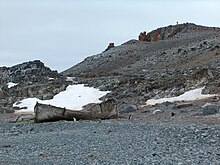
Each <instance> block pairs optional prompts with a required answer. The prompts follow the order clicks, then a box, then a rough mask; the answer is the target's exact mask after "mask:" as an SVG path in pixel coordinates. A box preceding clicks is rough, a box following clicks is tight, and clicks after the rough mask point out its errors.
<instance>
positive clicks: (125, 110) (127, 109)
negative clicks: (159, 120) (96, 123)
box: [120, 104, 138, 114]
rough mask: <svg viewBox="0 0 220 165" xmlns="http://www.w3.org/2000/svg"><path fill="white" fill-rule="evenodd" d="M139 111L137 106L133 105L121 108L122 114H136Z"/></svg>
mask: <svg viewBox="0 0 220 165" xmlns="http://www.w3.org/2000/svg"><path fill="white" fill-rule="evenodd" d="M137 110H138V108H137V106H136V105H133V104H125V105H122V107H121V108H120V114H124V113H131V112H136V111H137Z"/></svg>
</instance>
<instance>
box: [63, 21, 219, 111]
mask: <svg viewBox="0 0 220 165" xmlns="http://www.w3.org/2000/svg"><path fill="white" fill-rule="evenodd" d="M155 34H157V35H158V38H157V40H156V41H155V40H154V39H153V38H154V37H151V39H149V40H146V41H142V40H130V41H128V42H126V43H124V44H122V45H120V46H116V47H114V48H111V49H110V50H108V51H105V52H103V53H100V54H98V55H94V56H91V57H88V58H86V59H85V60H84V61H82V62H81V63H79V64H77V65H75V66H73V67H72V68H69V69H67V70H66V71H64V72H62V73H61V74H63V75H66V76H74V77H75V78H76V81H77V82H78V83H85V84H88V85H90V86H95V87H98V88H100V89H102V90H110V91H112V93H110V94H108V95H107V96H106V97H114V98H116V99H117V100H118V101H119V104H120V107H122V109H121V110H124V109H127V108H128V107H131V106H132V107H133V106H135V107H137V108H131V109H133V110H134V111H137V110H141V108H140V107H141V106H142V105H143V104H145V102H146V101H147V100H148V99H151V98H163V97H173V96H178V95H180V94H183V93H184V92H186V91H188V90H191V89H195V88H199V87H204V86H205V89H204V90H203V93H206V94H220V84H219V82H220V81H219V78H220V77H219V75H220V67H219V64H220V28H212V27H204V26H199V25H195V24H191V23H186V24H179V25H174V26H168V27H163V28H159V29H157V30H154V31H152V32H150V33H148V34H146V36H148V38H149V36H154V35H155ZM139 39H140V37H139ZM130 105H131V106H130ZM124 107H126V108H124Z"/></svg>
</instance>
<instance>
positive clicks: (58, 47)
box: [0, 0, 220, 71]
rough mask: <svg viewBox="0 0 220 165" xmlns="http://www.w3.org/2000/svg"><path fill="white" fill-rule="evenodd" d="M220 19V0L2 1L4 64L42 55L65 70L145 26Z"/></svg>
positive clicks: (0, 51)
mask: <svg viewBox="0 0 220 165" xmlns="http://www.w3.org/2000/svg"><path fill="white" fill-rule="evenodd" d="M219 20H220V1H219V0H184V1H183V0H0V66H12V65H14V64H18V63H21V62H25V61H31V60H35V59H40V60H42V61H43V62H44V63H45V65H47V66H49V67H50V68H52V69H56V70H58V71H62V70H65V69H67V68H69V67H71V66H73V65H74V64H76V63H78V62H80V61H82V60H83V59H84V58H85V57H87V56H91V55H94V54H97V53H100V52H102V51H103V50H104V49H105V48H106V47H107V45H108V43H109V42H114V43H115V44H116V45H120V44H122V43H124V42H126V41H128V40H130V39H134V38H137V36H138V34H139V32H141V31H144V30H145V31H151V30H153V29H155V28H158V27H161V26H166V25H170V24H176V22H177V21H178V22H179V23H184V22H192V23H196V24H201V25H207V26H218V27H220V22H219Z"/></svg>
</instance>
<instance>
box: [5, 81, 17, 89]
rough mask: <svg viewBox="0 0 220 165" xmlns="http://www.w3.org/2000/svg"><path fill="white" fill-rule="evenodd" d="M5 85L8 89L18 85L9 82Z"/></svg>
mask: <svg viewBox="0 0 220 165" xmlns="http://www.w3.org/2000/svg"><path fill="white" fill-rule="evenodd" d="M7 85H8V88H12V87H14V86H16V85H18V84H16V83H13V82H9V83H7Z"/></svg>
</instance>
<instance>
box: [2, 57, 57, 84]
mask: <svg viewBox="0 0 220 165" xmlns="http://www.w3.org/2000/svg"><path fill="white" fill-rule="evenodd" d="M0 75H1V76H2V77H3V78H4V79H6V81H8V82H14V83H21V82H41V81H45V80H46V79H48V77H51V78H59V77H60V75H59V74H58V72H57V71H52V70H51V69H50V68H48V67H46V66H45V65H44V63H43V62H41V61H40V60H35V61H29V62H24V63H22V64H18V65H15V66H12V67H1V68H0Z"/></svg>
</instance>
